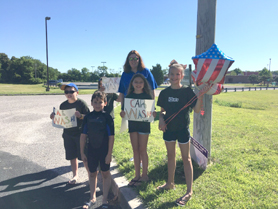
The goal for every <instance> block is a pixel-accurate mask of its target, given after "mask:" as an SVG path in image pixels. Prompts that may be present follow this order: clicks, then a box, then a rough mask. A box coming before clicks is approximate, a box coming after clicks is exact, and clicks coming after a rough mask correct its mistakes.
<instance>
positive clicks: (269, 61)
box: [268, 58, 271, 72]
mask: <svg viewBox="0 0 278 209" xmlns="http://www.w3.org/2000/svg"><path fill="white" fill-rule="evenodd" d="M270 64H271V58H269V65H268V67H269V68H268V70H269V72H270Z"/></svg>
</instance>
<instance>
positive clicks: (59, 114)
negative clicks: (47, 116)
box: [52, 107, 77, 128]
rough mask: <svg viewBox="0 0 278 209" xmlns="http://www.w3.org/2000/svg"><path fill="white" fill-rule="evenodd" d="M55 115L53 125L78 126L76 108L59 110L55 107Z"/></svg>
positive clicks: (62, 126)
mask: <svg viewBox="0 0 278 209" xmlns="http://www.w3.org/2000/svg"><path fill="white" fill-rule="evenodd" d="M53 112H54V113H55V117H54V118H53V120H52V126H54V127H56V128H73V127H77V120H76V116H75V112H76V109H75V108H73V109H68V110H59V109H56V108H55V107H54V108H53Z"/></svg>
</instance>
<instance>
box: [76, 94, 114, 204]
mask: <svg viewBox="0 0 278 209" xmlns="http://www.w3.org/2000/svg"><path fill="white" fill-rule="evenodd" d="M91 104H92V106H93V108H94V111H92V112H90V113H89V114H87V115H86V116H85V118H84V121H83V124H82V133H81V136H80V152H81V157H82V160H83V161H84V162H87V163H88V167H89V182H90V193H91V197H90V201H89V202H88V203H86V205H84V206H83V208H90V207H91V206H92V205H94V204H95V203H96V186H97V173H98V172H97V167H98V166H100V170H101V174H102V179H103V199H102V203H103V205H102V208H108V204H107V203H108V201H107V197H108V192H109V189H110V186H111V174H110V162H111V160H112V150H113V145H114V121H113V118H112V117H111V115H110V114H108V113H105V112H104V111H103V109H104V107H105V105H106V104H107V100H106V95H105V93H104V92H101V91H96V92H95V93H94V94H93V96H92V100H91ZM87 137H88V139H89V144H88V154H87V156H86V155H85V153H84V149H85V144H86V139H87Z"/></svg>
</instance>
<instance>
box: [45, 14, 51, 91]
mask: <svg viewBox="0 0 278 209" xmlns="http://www.w3.org/2000/svg"><path fill="white" fill-rule="evenodd" d="M47 20H50V17H45V36H46V73H47V87H46V91H49V74H48V45H47Z"/></svg>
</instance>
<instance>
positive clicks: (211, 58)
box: [191, 44, 234, 95]
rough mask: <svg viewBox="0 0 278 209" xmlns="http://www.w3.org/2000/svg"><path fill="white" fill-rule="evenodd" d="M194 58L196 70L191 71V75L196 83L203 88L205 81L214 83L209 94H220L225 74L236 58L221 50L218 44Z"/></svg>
mask: <svg viewBox="0 0 278 209" xmlns="http://www.w3.org/2000/svg"><path fill="white" fill-rule="evenodd" d="M192 59H193V62H194V64H195V69H196V70H194V71H193V72H192V73H191V77H192V79H193V82H194V83H195V85H196V86H197V87H199V88H202V85H203V84H205V83H208V84H213V85H212V88H211V89H210V91H209V92H207V94H210V95H216V94H220V93H221V91H222V90H223V88H224V87H223V83H224V80H225V75H226V73H227V71H228V69H229V67H231V65H232V64H233V62H234V60H233V59H232V58H231V57H228V56H226V55H225V54H224V53H223V52H222V51H221V50H219V49H218V47H217V45H216V44H213V45H212V46H211V47H210V48H209V49H208V50H207V51H206V52H204V53H202V54H200V55H197V56H195V57H192Z"/></svg>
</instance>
